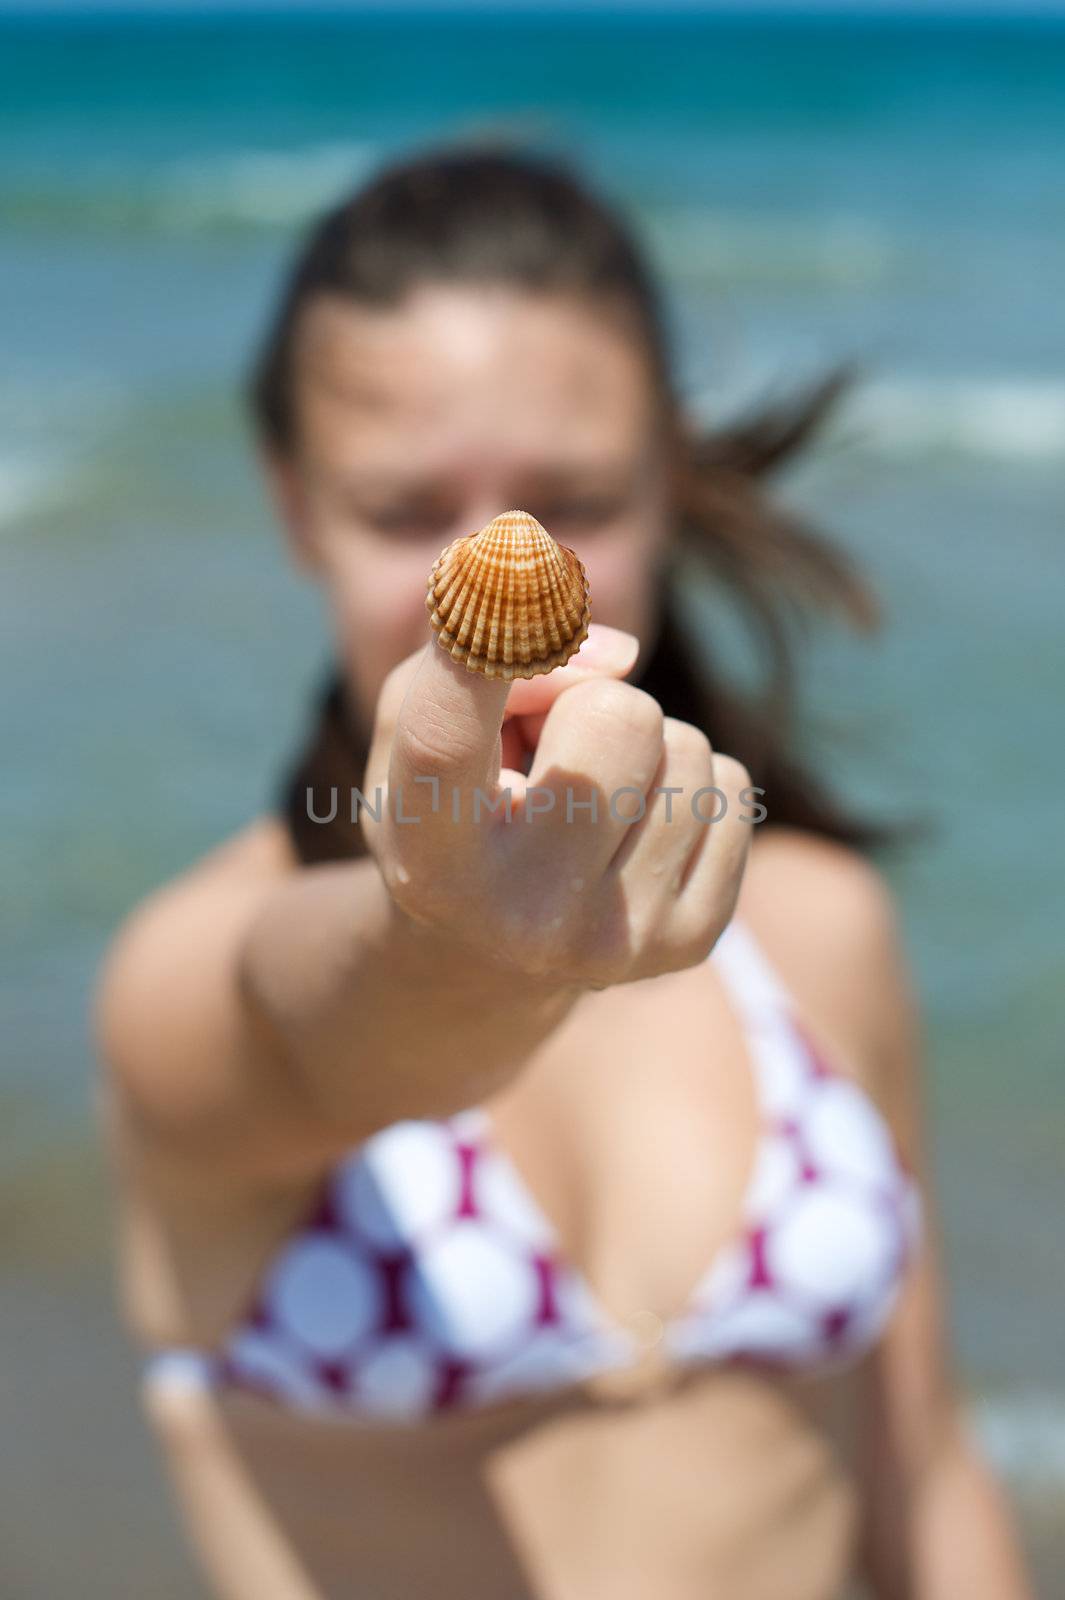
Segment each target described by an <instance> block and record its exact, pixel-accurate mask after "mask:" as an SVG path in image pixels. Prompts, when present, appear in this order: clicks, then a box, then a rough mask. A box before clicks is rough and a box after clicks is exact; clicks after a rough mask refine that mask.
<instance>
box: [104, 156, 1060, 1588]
mask: <svg viewBox="0 0 1065 1600" xmlns="http://www.w3.org/2000/svg"><path fill="white" fill-rule="evenodd" d="M667 346H668V341H667V337H666V333H665V329H664V322H663V317H662V314H661V310H660V306H659V300H658V294H657V291H656V288H655V285H654V284H653V282H652V281H651V279H650V278H649V275H648V272H647V270H646V268H645V266H644V264H643V262H642V260H641V258H640V255H639V253H638V251H637V249H636V247H635V245H634V244H633V241H632V240H631V238H630V237H629V235H628V233H627V231H626V229H625V228H624V226H623V225H622V224H621V223H620V222H619V220H618V219H617V217H616V216H615V215H614V214H613V213H612V212H611V211H610V209H609V208H607V207H606V206H605V205H604V204H603V203H602V202H601V201H600V200H598V199H597V198H596V197H595V196H594V195H592V194H590V193H589V192H588V191H587V190H586V189H585V188H584V187H583V186H582V185H581V184H580V183H579V182H578V181H577V180H576V179H575V178H574V177H573V176H572V175H570V174H569V173H568V172H566V171H565V170H562V169H560V168H558V167H556V166H554V165H552V164H550V163H546V162H541V161H538V160H534V159H531V158H519V157H516V156H511V155H506V154H493V153H490V152H470V153H463V152H446V153H443V154H430V155H428V156H426V157H424V158H422V159H418V160H413V161H411V162H409V163H405V164H402V165H399V166H397V167H395V168H393V169H391V170H389V171H386V172H384V173H383V174H381V175H380V176H379V177H378V178H377V179H376V180H374V181H373V182H372V183H371V184H370V185H369V186H367V187H366V188H365V189H364V190H363V191H361V192H360V193H358V194H356V195H355V196H354V197H353V198H351V199H350V200H348V201H347V202H345V203H344V204H343V205H341V206H339V207H338V208H337V209H336V210H334V211H333V212H332V213H331V214H330V215H328V216H327V217H326V218H325V219H324V220H323V221H322V222H321V223H320V225H319V226H318V227H317V228H316V229H315V230H314V232H313V235H312V236H311V238H310V239H309V240H308V241H307V243H306V244H305V246H304V248H303V250H302V252H301V254H300V257H299V259H298V261H297V263H296V265H295V268H294V270H293V273H292V275H291V278H290V280H289V282H288V285H287V288H286V291H285V293H284V295H283V298H282V302H281V305H280V307H279V309H278V312H277V315H276V317H275V319H274V322H273V325H272V327H271V329H270V332H269V335H268V337H267V339H266V341H265V344H264V347H263V349H262V351H261V354H260V358H259V360H258V363H257V366H256V370H255V373H254V381H253V384H252V390H251V393H252V401H253V409H254V417H255V422H256V426H257V430H258V436H259V440H260V443H261V448H262V457H263V461H264V464H265V470H266V473H267V476H268V480H269V484H270V487H271V490H272V494H273V497H274V501H275V503H276V506H277V509H278V512H279V516H280V521H281V523H282V525H283V528H284V530H285V535H286V538H287V540H288V543H289V547H290V550H291V554H292V557H293V560H294V561H295V563H296V564H297V566H298V567H299V568H301V569H302V570H303V571H305V572H307V573H309V574H311V575H312V576H313V577H314V578H315V579H316V580H317V581H318V582H320V583H321V585H322V587H323V590H324V594H325V598H326V600H327V603H328V608H329V614H330V617H331V622H332V631H333V646H334V668H333V670H332V672H331V674H330V677H329V680H328V682H327V683H326V685H325V687H324V691H323V694H322V696H321V699H320V703H319V704H318V706H317V709H316V715H315V720H314V723H313V726H312V727H311V728H310V729H309V730H308V735H307V739H306V743H305V746H304V748H303V749H302V750H301V752H300V753H299V755H298V757H297V759H296V760H295V761H294V763H293V765H292V767H291V770H290V771H289V773H288V774H287V777H286V781H285V784H284V786H283V791H282V794H281V797H280V800H279V804H278V806H277V809H276V811H274V812H271V813H270V814H268V815H263V816H260V817H257V818H254V819H253V820H251V821H250V822H249V823H248V825H247V826H246V827H245V828H243V829H242V830H241V831H240V832H239V833H238V834H237V835H236V836H235V837H233V838H231V839H229V840H227V841H226V842H224V843H223V844H222V845H220V846H219V847H218V848H217V849H215V850H214V851H212V852H211V853H210V854H209V855H208V856H207V857H206V858H205V859H203V860H202V861H200V862H198V863H197V864H196V865H194V866H193V867H192V868H191V869H190V870H189V871H188V872H186V873H185V874H184V875H183V876H182V877H181V878H180V879H179V880H177V881H176V882H174V883H171V884H168V885H166V886H165V887H163V888H161V889H160V890H158V891H157V892H156V893H155V894H153V895H152V896H151V897H150V898H149V899H148V900H147V901H146V902H145V904H144V905H142V906H140V907H139V908H137V910H136V911H135V912H134V913H133V914H132V915H131V917H130V918H129V920H128V922H127V923H126V925H125V926H124V927H123V929H122V930H121V931H120V933H119V935H118V937H117V938H116V940H115V942H114V945H113V947H112V949H111V951H110V953H109V957H108V960H107V963H106V966H105V969H104V972H103V975H102V979H101V984H100V990H99V995H98V1007H97V1019H98V1029H99V1036H100V1041H101V1051H102V1054H103V1057H104V1060H105V1063H106V1076H105V1088H106V1094H105V1104H106V1107H107V1116H108V1129H109V1135H110V1138H111V1141H112V1145H113V1149H114V1152H115V1160H116V1166H117V1169H118V1172H119V1175H120V1188H121V1207H122V1212H121V1264H122V1279H123V1293H124V1300H125V1304H126V1307H127V1310H128V1316H129V1318H130V1321H131V1325H132V1326H133V1328H134V1329H135V1330H136V1332H137V1333H138V1335H139V1336H140V1338H141V1339H142V1340H143V1341H144V1343H145V1345H146V1347H147V1350H148V1357H149V1358H148V1362H147V1367H146V1374H145V1384H144V1394H145V1401H146V1406H147V1409H148V1412H149V1414H150V1417H151V1419H152V1422H153V1424H154V1426H155V1428H156V1430H157V1432H158V1434H159V1436H160V1438H161V1440H162V1442H163V1445H164V1447H165V1451H166V1455H167V1459H168V1462H169V1465H170V1469H171V1472H172V1476H173V1480H174V1483H175V1485H176V1488H177V1491H178V1494H179V1496H180V1499H181V1502H182V1504H183V1507H184V1510H185V1514H186V1517H187V1521H188V1525H189V1528H190V1530H191V1534H192V1537H193V1539H194V1541H195V1544H196V1546H197V1549H198V1551H199V1553H200V1556H201V1559H202V1562H203V1564H204V1566H205V1569H206V1571H207V1572H208V1573H209V1575H210V1579H211V1582H212V1584H213V1587H214V1591H215V1592H216V1593H217V1594H219V1595H221V1596H225V1597H227V1600H273V1597H277V1600H322V1597H344V1596H350V1597H352V1600H362V1597H365V1600H370V1597H372V1600H393V1597H395V1600H400V1597H402V1600H411V1597H420V1596H422V1595H429V1594H432V1595H433V1596H436V1597H438V1600H443V1597H450V1596H456V1597H457V1596H464V1597H465V1596H477V1597H485V1600H488V1597H491V1600H504V1597H506V1600H510V1597H515V1600H516V1597H518V1596H535V1597H538V1600H539V1597H543V1600H605V1597H609V1600H652V1597H653V1600H697V1597H698V1600H707V1597H709V1596H722V1597H727V1600H755V1597H758V1600H768V1597H775V1596H779V1597H781V1600H829V1597H834V1600H838V1597H841V1596H843V1595H844V1594H847V1593H852V1592H854V1591H855V1586H856V1585H859V1584H862V1583H863V1582H864V1584H865V1586H866V1592H868V1593H870V1594H873V1595H876V1596H878V1597H901V1596H913V1597H919V1600H960V1597H963V1596H964V1597H965V1600H981V1597H987V1600H1020V1597H1023V1596H1025V1595H1027V1594H1029V1592H1030V1591H1029V1589H1028V1586H1027V1583H1026V1579H1025V1577H1024V1574H1023V1572H1022V1568H1021V1562H1020V1558H1019V1556H1018V1552H1017V1545H1016V1541H1015V1536H1014V1533H1013V1530H1012V1527H1011V1523H1010V1518H1009V1514H1008V1511H1007V1509H1006V1507H1005V1504H1004V1501H1003V1499H1002V1496H1001V1494H1000V1492H999V1489H998V1487H997V1485H996V1483H995V1482H994V1481H993V1479H992V1477H991V1476H990V1474H989V1472H988V1470H987V1468H986V1467H985V1465H984V1463H983V1461H982V1460H981V1459H980V1457H979V1454H978V1452H977V1451H976V1449H975V1448H974V1446H973V1443H972V1440H971V1438H970V1437H969V1435H968V1433H967V1431H966V1427H965V1423H964V1417H963V1410H962V1402H961V1399H960V1397H959V1394H958V1392H957V1389H956V1387H955V1379H954V1377H953V1373H952V1368H951V1359H950V1354H949V1349H948V1335H947V1327H946V1321H947V1319H946V1313H945V1309H944V1290H943V1284H942V1276H941V1266H940V1259H939V1250H938V1242H937V1230H936V1224H935V1216H934V1202H933V1199H932V1197H931V1195H930V1193H929V1188H928V1176H927V1167H926V1141H925V1136H924V1134H923V1131H922V1125H921V1104H922V1099H923V1092H922V1087H921V1081H920V1079H921V1045H920V1023H919V1019H918V1016H917V1015H916V1010H915V1003H914V998H913V989H912V985H911V980H910V977H909V974H908V971H907V967H906V961H905V956H904V952H903V950H902V948H901V943H900V936H899V929H898V922H897V915H896V911H895V908H894V906H893V903H892V900H891V897H890V894H889V892H888V890H887V888H886V886H885V883H884V880H883V878H882V877H881V876H880V873H879V871H878V870H877V868H876V867H874V866H873V865H872V864H871V862H870V859H869V852H870V851H871V850H872V849H873V847H874V846H876V845H877V844H878V843H881V842H883V840H882V838H881V836H880V835H879V834H878V832H877V830H876V829H875V828H874V827H872V826H869V825H866V824H864V823H862V822H861V821H860V820H858V819H856V818H852V817H850V816H849V815H847V813H846V811H845V809H844V808H843V807H842V806H840V805H838V804H837V803H835V802H834V801H833V799H832V797H831V785H830V783H829V782H828V780H827V779H826V777H825V775H824V774H823V773H820V772H818V771H817V770H816V769H815V767H814V764H813V763H812V762H811V761H810V760H808V759H807V758H806V757H805V756H804V753H803V751H802V749H801V748H797V744H796V740H795V737H794V734H793V731H792V726H791V715H790V708H791V705H792V700H793V694H792V689H793V685H792V681H791V671H790V662H789V652H788V637H789V631H788V620H789V615H790V613H791V612H792V611H793V610H794V609H795V608H796V607H805V608H807V609H817V608H818V607H821V608H825V609H834V610H835V611H836V612H837V613H842V614H843V615H846V616H849V617H850V618H851V619H852V620H853V621H855V622H857V623H859V624H864V623H868V622H870V621H871V620H872V619H873V616H874V607H873V603H872V601H871V599H870V597H869V595H868V594H867V592H866V591H865V589H864V588H863V586H862V584H861V582H860V580H859V578H858V577H857V576H856V575H855V574H854V573H853V572H852V571H851V570H850V568H849V566H848V564H847V563H846V561H845V560H844V559H843V558H842V557H841V556H840V555H839V554H838V553H836V552H834V551H833V550H832V549H831V548H830V547H829V546H828V545H826V544H825V543H823V542H822V541H821V540H820V539H819V538H818V537H817V536H816V535H815V534H814V533H812V532H811V531H810V530H808V529H806V528H804V527H803V526H802V525H801V524H799V523H798V522H796V521H795V520H794V519H793V518H791V517H789V516H788V515H787V514H786V513H784V512H783V511H781V510H780V509H779V508H777V507H776V506H775V505H773V503H772V502H771V501H770V500H769V499H768V498H767V497H766V495H765V492H764V490H763V488H762V486H761V479H762V478H763V476H764V475H765V474H766V473H768V472H770V471H771V470H772V469H773V468H774V467H775V466H776V465H777V464H778V463H781V462H783V461H784V460H786V459H787V458H788V457H789V456H790V455H791V454H792V453H793V452H794V451H796V450H797V449H799V448H800V447H801V446H802V445H803V444H804V442H805V441H806V439H807V437H808V436H809V435H810V434H811V432H812V431H813V430H814V429H815V427H816V425H817V423H818V421H819V420H820V418H821V415H822V414H823V412H824V411H825V410H826V409H827V407H828V405H829V404H830V403H831V400H832V398H833V385H832V384H826V385H824V386H822V387H821V388H820V389H819V390H818V391H817V392H815V393H813V394H811V395H809V396H808V397H807V398H806V399H805V400H804V401H803V402H802V403H800V404H797V405H795V406H793V407H791V408H778V409H776V410H774V411H772V412H770V413H767V414H766V415H764V416H762V417H761V418H759V419H757V420H752V421H751V422H750V423H748V424H746V425H742V426H738V427H736V428H734V429H732V430H731V431H727V432H720V433H717V434H714V435H706V434H705V433H701V432H700V431H699V429H698V428H697V427H696V426H695V424H694V423H693V422H692V421H691V419H690V418H688V417H687V416H686V415H685V412H684V409H683V406H682V405H681V404H680V401H679V399H678V397H677V395H676V393H675V389H674V384H673V380H672V377H671V370H670V361H669V356H668V348H667ZM513 508H521V509H522V510H523V511H524V512H527V513H529V514H531V515H532V516H534V517H536V518H537V519H538V520H539V521H540V522H541V523H542V524H543V526H544V527H545V528H546V529H547V530H548V531H549V532H550V533H551V534H552V535H553V536H554V537H555V538H556V539H557V540H558V541H559V542H560V543H561V544H563V545H566V546H568V547H571V548H572V549H574V550H575V551H576V552H577V554H578V555H579V556H580V557H581V559H582V560H583V562H584V563H585V566H586V567H587V570H588V574H589V577H590V583H591V596H592V607H593V621H592V625H591V630H590V633H589V637H588V639H587V641H586V642H585V643H584V644H583V645H582V647H581V649H580V651H579V652H578V653H577V654H576V655H575V656H574V657H573V658H572V660H570V661H569V662H568V663H567V664H566V665H564V666H562V667H559V668H557V669H556V670H555V671H553V672H550V673H548V674H546V675H542V676H539V677H536V678H533V679H530V680H521V681H517V682H515V683H513V684H507V683H505V682H500V681H497V680H492V679H489V678H486V677H482V676H479V675H477V674H475V673H472V672H469V671H467V670H466V669H465V668H464V667H463V665H462V664H461V663H458V662H456V661H454V660H453V659H452V658H451V656H450V655H449V654H448V653H447V652H446V651H445V650H443V649H441V648H440V646H439V644H438V642H437V640H436V638H435V637H434V636H432V635H431V634H430V631H429V627H428V620H427V615H426V607H425V585H426V578H427V575H428V572H429V569H430V567H431V565H432V563H433V561H434V559H435V557H436V556H437V555H438V553H439V552H440V551H441V549H443V547H444V546H446V545H448V544H449V543H450V542H451V541H452V540H454V539H456V538H458V537H459V536H460V535H465V534H470V533H473V532H475V531H476V530H477V529H479V528H481V527H482V526H484V525H485V524H487V523H488V522H490V521H492V520H493V519H495V518H496V517H497V516H500V515H501V514H503V513H506V512H507V511H508V510H511V509H513ZM682 557H685V558H687V559H689V560H690V559H693V558H694V559H695V560H697V561H701V562H702V563H703V565H704V567H705V569H706V570H707V571H708V572H709V573H711V574H712V575H713V576H715V577H716V578H717V579H718V581H720V582H722V583H724V584H727V585H728V586H729V587H730V590H731V592H732V594H733V596H734V598H735V601H736V604H737V606H739V607H742V609H743V611H744V613H745V615H746V616H747V617H748V619H749V620H750V621H751V623H752V624H753V626H754V628H755V629H756V634H757V638H758V640H759V642H760V645H761V649H762V656H763V664H764V666H765V669H766V671H765V684H764V687H763V690H762V691H761V693H760V694H750V695H748V696H746V697H741V696H739V695H738V694H737V693H736V692H735V691H734V690H732V689H730V688H729V687H728V686H727V684H726V683H725V682H724V681H723V680H722V678H721V676H720V675H719V673H718V672H717V671H716V668H715V666H714V663H713V661H712V659H711V657H710V656H709V655H708V653H707V652H706V650H705V649H700V648H696V646H695V644H694V643H693V641H691V640H690V639H689V638H688V637H687V636H686V634H685V630H684V625H683V620H682V616H681V613H680V608H679V606H678V587H679V584H680V582H681V581H682V571H683V568H682V560H681V558H682ZM478 789H480V790H481V791H482V795H484V796H487V797H488V798H489V799H490V800H491V799H494V798H497V797H498V796H499V795H500V794H501V793H502V792H503V791H505V790H508V789H509V790H510V791H511V794H512V797H513V798H514V809H513V814H512V815H511V816H510V817H509V818H508V816H507V815H506V814H505V811H504V809H502V808H501V809H499V810H498V811H497V810H494V809H492V810H489V809H487V808H486V810H485V813H484V814H482V815H481V816H480V817H479V818H475V817H474V816H473V813H472V809H471V806H470V804H469V801H470V799H471V797H472V796H473V795H474V793H475V791H476V790H478ZM375 791H380V793H382V794H383V795H384V796H385V804H384V805H383V806H382V805H377V806H375V805H374V795H375ZM534 794H535V796H536V797H537V798H536V803H533V796H534ZM622 794H624V795H625V796H627V797H628V798H627V800H626V801H625V802H624V803H623V802H621V801H620V800H618V801H617V803H615V797H616V796H620V795H622ZM353 795H354V796H355V798H356V799H357V798H358V797H359V796H360V795H361V796H363V797H364V798H365V800H366V804H365V805H357V806H356V807H355V809H354V813H353V808H352V797H353ZM442 795H444V796H447V798H446V799H445V800H443V802H442V803H441V798H440V797H441V796H442ZM397 797H398V800H399V803H398V805H397V804H394V802H395V801H396V800H397ZM708 797H709V798H708ZM596 800H598V807H597V806H596Z"/></svg>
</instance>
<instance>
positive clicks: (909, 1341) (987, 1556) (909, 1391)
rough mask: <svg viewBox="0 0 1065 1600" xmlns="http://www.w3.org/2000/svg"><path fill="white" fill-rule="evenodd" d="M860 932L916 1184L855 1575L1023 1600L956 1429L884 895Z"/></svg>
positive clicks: (879, 1363)
mask: <svg viewBox="0 0 1065 1600" xmlns="http://www.w3.org/2000/svg"><path fill="white" fill-rule="evenodd" d="M868 926H869V936H868V939H867V940H865V941H863V943H864V945H865V950H864V955H863V964H864V965H865V967H866V972H867V975H868V979H867V983H868V987H867V985H866V984H863V985H862V988H863V990H864V991H865V992H867V993H868V995H869V1000H870V1013H869V1014H870V1016H871V1017H872V1018H873V1023H874V1028H873V1038H872V1045H871V1055H870V1065H871V1072H872V1074H873V1081H874V1084H875V1085H876V1087H877V1089H878V1098H879V1099H880V1101H881V1104H882V1105H883V1107H884V1109H885V1111H886V1112H887V1115H888V1117H889V1120H890V1121H891V1123H892V1126H893V1128H894V1130H895V1133H896V1136H897V1138H898V1140H899V1143H900V1146H901V1148H902V1151H903V1154H904V1156H905V1158H906V1159H907V1161H908V1162H909V1164H910V1168H911V1171H913V1172H914V1173H915V1175H916V1177H917V1180H918V1182H919V1185H920V1189H921V1196H922V1204H923V1209H924V1221H925V1238H924V1244H923V1248H922V1251H921V1255H920V1257H919V1259H918V1261H917V1262H916V1264H915V1267H914V1269H913V1271H912V1273H911V1275H910V1279H909V1281H908V1283H907V1285H906V1287H905V1289H904V1291H903V1294H902V1296H901V1298H900V1301H899V1304H898V1306H897V1308H896V1310H895V1313H894V1315H893V1317H892V1320H891V1323H890V1325H889V1327H888V1330H887V1332H886V1335H885V1337H884V1339H883V1340H882V1342H881V1344H880V1346H879V1347H878V1349H877V1352H876V1354H875V1355H874V1357H873V1359H872V1362H871V1366H870V1372H869V1376H868V1380H867V1384H868V1389H867V1397H868V1412H867V1415H868V1425H867V1428H866V1431H865V1440H866V1448H865V1457H866V1459H865V1470H866V1493H865V1561H866V1568H867V1572H868V1575H869V1578H870V1581H871V1583H872V1585H873V1592H874V1593H875V1594H876V1595H877V1596H878V1600H959V1597H960V1596H964V1597H965V1600H1031V1596H1032V1594H1033V1591H1032V1589H1031V1587H1030V1586H1029V1583H1028V1580H1027V1578H1026V1576H1025V1572H1024V1566H1023V1562H1022V1559H1021V1554H1020V1546H1019V1542H1018V1539H1017V1535H1016V1532H1015V1529H1014V1527H1013V1523H1012V1517H1011V1513H1010V1510H1009V1507H1008V1503H1007V1501H1006V1498H1005V1496H1004V1494H1003V1493H1002V1490H1001V1489H1000V1487H999V1485H998V1484H997V1482H996V1481H995V1479H994V1477H993V1475H992V1473H991V1472H990V1470H989V1468H988V1467H987V1465H986V1463H985V1462H984V1460H983V1459H982V1457H981V1454H980V1451H979V1448H978V1446H977V1443H976V1441H975V1440H974V1438H973V1437H972V1436H971V1434H970V1432H969V1430H968V1428H967V1425H966V1421H965V1417H964V1410H963V1402H962V1397H961V1395H960V1394H959V1391H958V1387H957V1384H956V1380H955V1376H954V1373H953V1370H952V1363H951V1357H950V1351H949V1332H948V1317H947V1309H946V1296H945V1289H944V1281H943V1268H942V1262H941V1246H940V1239H939V1225H938V1220H937V1217H936V1215H935V1204H934V1195H933V1192H932V1186H931V1183H930V1179H929V1175H928V1162H927V1157H926V1136H925V1132H924V1128H923V1120H924V1119H923V1107H922V1100H923V1094H922V1088H921V1076H922V1074H921V1066H922V1059H921V1057H922V1050H921V1040H920V1032H921V1029H920V1021H919V1017H918V1010H917V1005H916V1001H915V997H914V993H913V986H912V982H911V978H910V974H909V972H908V971H907V968H906V963H905V959H904V955H903V950H902V941H901V938H900V935H899V931H898V928H897V924H896V918H895V913H894V910H893V907H892V906H891V904H890V902H889V900H888V898H887V896H886V894H879V893H876V892H874V893H873V895H872V905H871V916H870V918H869V924H868Z"/></svg>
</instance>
